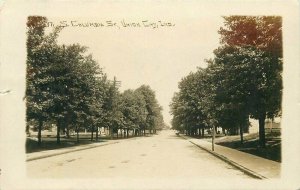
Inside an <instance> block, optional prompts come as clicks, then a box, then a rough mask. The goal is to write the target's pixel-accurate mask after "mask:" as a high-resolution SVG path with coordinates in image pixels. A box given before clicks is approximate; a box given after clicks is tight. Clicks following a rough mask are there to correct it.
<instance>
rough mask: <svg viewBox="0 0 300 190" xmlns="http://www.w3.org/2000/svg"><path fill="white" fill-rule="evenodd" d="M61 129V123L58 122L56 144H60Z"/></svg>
mask: <svg viewBox="0 0 300 190" xmlns="http://www.w3.org/2000/svg"><path fill="white" fill-rule="evenodd" d="M60 127H61V121H60V120H58V122H57V131H56V143H57V144H60Z"/></svg>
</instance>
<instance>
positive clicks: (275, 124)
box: [249, 117, 281, 133]
mask: <svg viewBox="0 0 300 190" xmlns="http://www.w3.org/2000/svg"><path fill="white" fill-rule="evenodd" d="M249 121H250V125H251V126H250V128H249V133H258V131H259V124H258V120H256V119H249ZM280 124H281V117H276V118H274V120H273V121H272V120H270V119H266V120H265V132H266V133H273V132H274V133H280V132H281V126H280Z"/></svg>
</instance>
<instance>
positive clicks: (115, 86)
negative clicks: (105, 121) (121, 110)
mask: <svg viewBox="0 0 300 190" xmlns="http://www.w3.org/2000/svg"><path fill="white" fill-rule="evenodd" d="M120 86H121V81H117V79H116V77H115V76H114V80H113V94H112V97H111V98H112V105H111V106H112V107H111V109H112V110H111V111H112V116H113V117H115V115H116V94H117V88H119V87H120ZM109 129H110V130H109V131H110V132H109V133H110V139H113V135H114V133H113V128H112V126H110V127H109Z"/></svg>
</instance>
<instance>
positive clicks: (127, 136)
mask: <svg viewBox="0 0 300 190" xmlns="http://www.w3.org/2000/svg"><path fill="white" fill-rule="evenodd" d="M128 133H129V129H127V134H126V135H127V138H128V137H129V134H128Z"/></svg>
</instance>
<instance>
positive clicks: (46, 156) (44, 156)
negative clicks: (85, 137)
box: [26, 141, 119, 162]
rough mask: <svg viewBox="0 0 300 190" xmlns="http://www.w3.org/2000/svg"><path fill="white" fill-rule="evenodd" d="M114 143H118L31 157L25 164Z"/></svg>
mask: <svg viewBox="0 0 300 190" xmlns="http://www.w3.org/2000/svg"><path fill="white" fill-rule="evenodd" d="M116 143H119V142H118V141H117V142H109V143H106V144H99V145H92V146H87V147H82V148H78V149H74V150H66V151H62V152H58V153H52V154H47V155H42V156H36V157H33V158H27V159H26V162H30V161H33V160H39V159H42V158H48V157H52V156H58V155H61V154H67V153H70V152H77V151H81V150H87V149H91V148H96V147H100V146H106V145H110V144H116Z"/></svg>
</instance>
